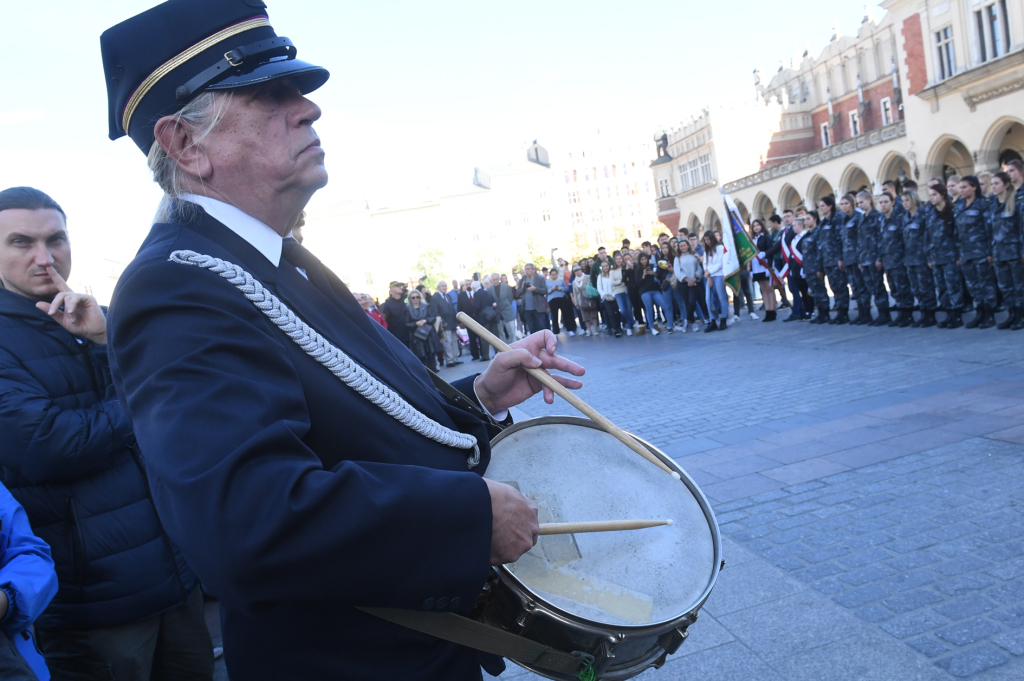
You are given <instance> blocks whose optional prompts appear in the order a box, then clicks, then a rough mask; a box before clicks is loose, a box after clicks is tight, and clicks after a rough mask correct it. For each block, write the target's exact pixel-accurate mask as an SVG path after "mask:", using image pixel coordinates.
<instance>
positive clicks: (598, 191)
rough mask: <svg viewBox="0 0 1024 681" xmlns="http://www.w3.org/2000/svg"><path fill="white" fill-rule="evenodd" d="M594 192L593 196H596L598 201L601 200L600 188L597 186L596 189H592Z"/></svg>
mask: <svg viewBox="0 0 1024 681" xmlns="http://www.w3.org/2000/svg"><path fill="white" fill-rule="evenodd" d="M594 192H595V194H594V196H595V197H596V198H597V200H598V201H600V200H601V188H600V187H598V188H597V189H595V190H594Z"/></svg>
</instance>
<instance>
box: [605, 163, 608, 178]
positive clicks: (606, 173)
mask: <svg viewBox="0 0 1024 681" xmlns="http://www.w3.org/2000/svg"><path fill="white" fill-rule="evenodd" d="M604 179H606V180H607V179H608V166H605V167H604Z"/></svg>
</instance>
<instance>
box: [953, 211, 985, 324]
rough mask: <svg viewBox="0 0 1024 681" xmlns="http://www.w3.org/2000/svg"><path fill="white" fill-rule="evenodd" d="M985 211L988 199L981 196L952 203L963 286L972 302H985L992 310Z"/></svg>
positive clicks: (979, 303) (982, 303)
mask: <svg viewBox="0 0 1024 681" xmlns="http://www.w3.org/2000/svg"><path fill="white" fill-rule="evenodd" d="M988 212H989V201H988V199H985V198H975V199H974V201H973V202H972V203H971V205H970V206H968V205H967V202H966V201H965V200H964V199H960V200H959V201H957V202H956V203H955V204H953V217H954V220H955V222H956V235H957V241H958V244H957V245H958V247H959V250H960V267H961V268H962V269H963V271H964V278H965V279H966V280H967V290H969V291H970V292H971V297H972V298H974V301H975V303H976V304H978V305H988V307H989V309H990V310H995V308H996V278H995V274H994V273H993V271H992V267H991V266H990V265H989V264H988V256H989V253H990V247H989V236H988V225H987V218H988Z"/></svg>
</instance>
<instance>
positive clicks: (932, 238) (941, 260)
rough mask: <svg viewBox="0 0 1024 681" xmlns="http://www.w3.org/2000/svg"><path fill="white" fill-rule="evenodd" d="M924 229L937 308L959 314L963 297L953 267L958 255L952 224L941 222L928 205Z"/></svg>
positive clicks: (955, 266)
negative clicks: (937, 303)
mask: <svg viewBox="0 0 1024 681" xmlns="http://www.w3.org/2000/svg"><path fill="white" fill-rule="evenodd" d="M924 226H925V249H924V252H925V257H926V258H928V262H929V263H931V265H932V274H933V275H934V276H935V286H936V287H937V288H938V289H939V305H940V306H941V307H942V308H944V309H946V310H947V311H949V312H960V311H961V309H962V308H963V306H964V294H963V289H962V288H961V286H960V268H959V267H958V266H957V264H956V261H957V260H958V259H959V258H960V253H959V251H958V250H957V247H956V228H955V225H954V222H953V221H952V220H950V221H949V222H945V221H944V220H943V219H942V218H941V217H940V216H939V211H937V210H935V207H934V206H929V210H928V212H927V214H926V215H925V218H924Z"/></svg>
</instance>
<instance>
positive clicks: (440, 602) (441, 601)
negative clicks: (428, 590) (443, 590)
mask: <svg viewBox="0 0 1024 681" xmlns="http://www.w3.org/2000/svg"><path fill="white" fill-rule="evenodd" d="M447 607H448V597H447V596H441V597H440V598H438V599H437V609H438V610H444V609H445V608H447Z"/></svg>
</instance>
